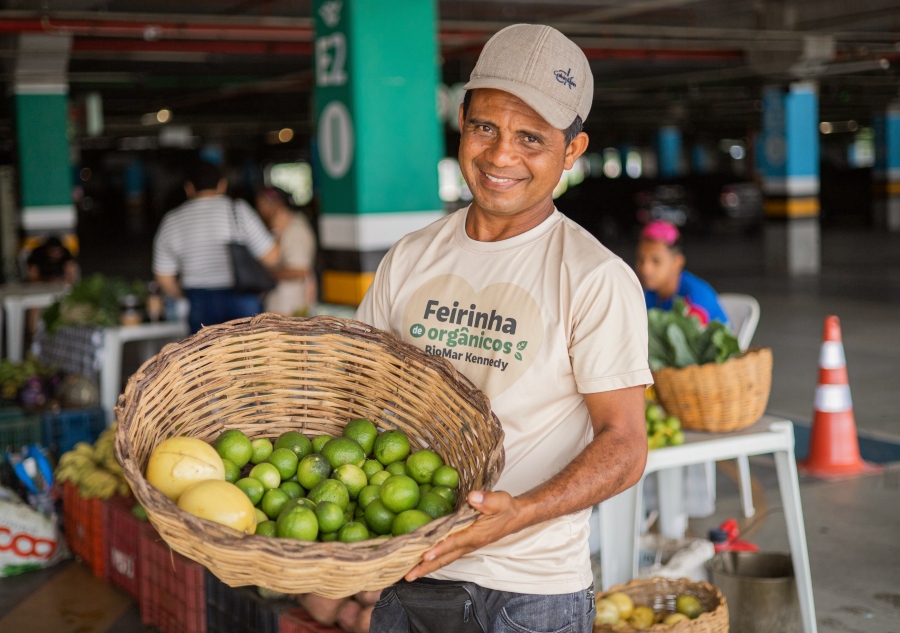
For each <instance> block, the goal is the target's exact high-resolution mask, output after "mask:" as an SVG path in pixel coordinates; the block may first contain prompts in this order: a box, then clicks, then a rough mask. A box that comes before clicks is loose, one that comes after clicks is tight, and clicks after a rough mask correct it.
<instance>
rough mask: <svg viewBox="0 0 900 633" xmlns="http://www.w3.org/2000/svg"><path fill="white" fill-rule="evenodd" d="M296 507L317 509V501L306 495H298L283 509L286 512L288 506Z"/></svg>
mask: <svg viewBox="0 0 900 633" xmlns="http://www.w3.org/2000/svg"><path fill="white" fill-rule="evenodd" d="M295 507H301V508H309V509H310V510H313V511H315V509H316V504H315V502H313V501H310V500H309V499H307V498H306V497H297V498H296V499H291V500H290V501H288V502H287V503H286V504H284V508H283V509H282V510H281V511H282V512H284V511H285V510H287V509H288V508H295Z"/></svg>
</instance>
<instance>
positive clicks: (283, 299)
mask: <svg viewBox="0 0 900 633" xmlns="http://www.w3.org/2000/svg"><path fill="white" fill-rule="evenodd" d="M278 248H279V249H280V250H281V265H282V266H284V267H286V268H312V265H313V258H314V257H315V254H316V236H315V235H314V234H313V230H312V227H311V226H310V225H309V221H308V220H307V219H306V218H305V217H303V216H302V215H300V214H298V213H295V214H294V217H293V218H291V221H290V222H289V223H288V225H287V226H285V227H284V230H283V231H282V232H281V234H280V235H279V236H278ZM307 304H308V302H307V288H306V279H284V280H282V281H279V282H278V285H277V286H275V288H274V289H273V290H272V292H270V293H269V294H268V295H266V312H274V313H275V314H283V315H285V316H307V315H306V314H305V312H306V310H307V308H308V307H309V306H308V305H307Z"/></svg>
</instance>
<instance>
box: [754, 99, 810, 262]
mask: <svg viewBox="0 0 900 633" xmlns="http://www.w3.org/2000/svg"><path fill="white" fill-rule="evenodd" d="M818 104H819V100H818V95H817V93H816V87H815V85H814V84H811V83H808V82H800V83H794V84H791V85H790V87H789V88H788V89H787V90H785V89H784V88H782V87H780V86H778V87H769V88H766V89H765V91H764V92H763V129H762V147H761V149H762V151H761V152H760V156H759V164H760V167H761V168H762V170H761V171H762V177H763V193H764V194H765V204H764V209H765V215H766V223H765V232H764V233H765V258H766V270H767V271H769V272H774V273H786V274H789V275H802V274H815V273H818V272H819V270H820V268H821V238H820V230H819V105H818Z"/></svg>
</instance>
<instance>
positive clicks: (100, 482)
mask: <svg viewBox="0 0 900 633" xmlns="http://www.w3.org/2000/svg"><path fill="white" fill-rule="evenodd" d="M115 435H116V425H115V424H113V425H112V426H111V427H109V428H108V429H106V430H105V431H103V433H101V434H100V437H99V438H97V441H96V442H95V443H94V445H93V446H91V445H90V444H88V443H87V442H79V443H78V444H76V445H75V447H74V448H73V449H72V450H71V451H69V452H68V453H63V455H62V456H61V457H60V458H59V463H58V464H57V467H56V473H55V477H56V480H57V481H60V482H63V481H68V482H70V483H73V484H75V485H76V486H78V491H79V492H80V493H81V496H82V497H84V498H85V499H104V500H105V499H109V498H110V497H112V496H113V495H115V494H119V495H122V496H123V497H126V496H128V495H129V494H131V488H130V487H129V486H128V482H127V481H126V480H125V476H124V474H123V473H122V467H121V466H120V465H119V463H118V462H117V461H116V456H115V450H114V446H113V442H114V440H115Z"/></svg>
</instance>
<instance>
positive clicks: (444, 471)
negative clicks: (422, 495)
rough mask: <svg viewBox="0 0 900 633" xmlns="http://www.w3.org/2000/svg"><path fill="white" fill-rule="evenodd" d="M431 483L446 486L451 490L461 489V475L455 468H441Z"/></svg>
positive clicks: (436, 471)
mask: <svg viewBox="0 0 900 633" xmlns="http://www.w3.org/2000/svg"><path fill="white" fill-rule="evenodd" d="M431 483H432V484H433V485H435V486H446V487H447V488H450V489H451V490H456V489H457V488H459V473H458V472H457V470H456V469H455V468H454V467H453V466H441V467H440V468H438V469H437V470H435V471H434V474H433V475H432V476H431Z"/></svg>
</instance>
